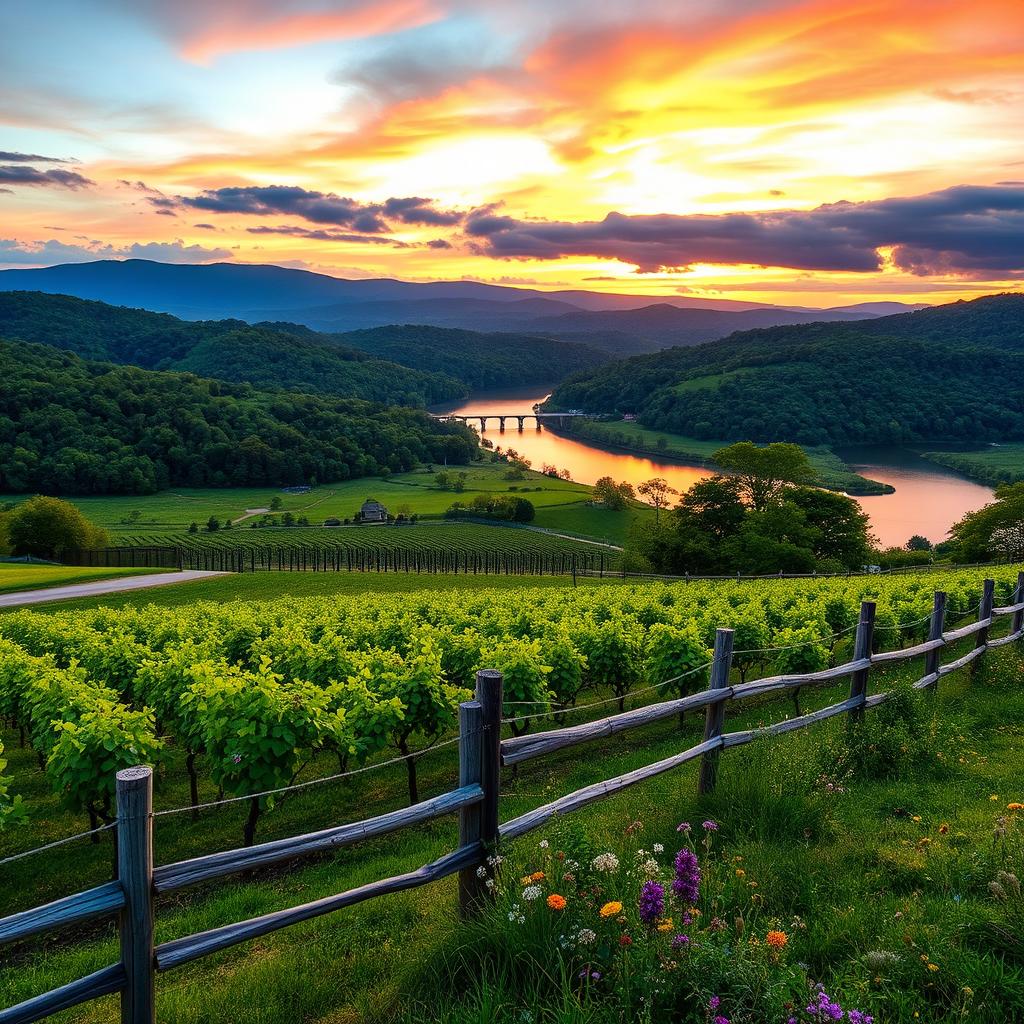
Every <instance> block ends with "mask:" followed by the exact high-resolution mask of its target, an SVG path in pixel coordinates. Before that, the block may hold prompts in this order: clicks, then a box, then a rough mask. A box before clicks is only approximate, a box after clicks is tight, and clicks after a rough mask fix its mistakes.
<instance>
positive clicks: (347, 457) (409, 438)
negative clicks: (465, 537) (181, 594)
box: [0, 341, 476, 494]
mask: <svg viewBox="0 0 1024 1024" xmlns="http://www.w3.org/2000/svg"><path fill="white" fill-rule="evenodd" d="M0 375H2V378H3V380H4V388H3V391H2V392H0V491H8V492H24V491H45V492H47V493H51V494H115V493H120V494H148V493H152V492H153V491H157V490H160V489H162V488H166V487H169V486H173V485H176V484H177V485H183V486H192V487H210V486H213V487H227V486H231V485H234V486H263V485H268V484H270V485H274V486H277V487H281V486H285V485H289V484H303V483H309V482H311V481H313V480H346V479H350V478H354V477H361V476H368V475H376V474H379V473H380V472H381V471H382V470H390V471H395V472H400V471H402V470H408V469H411V468H412V467H413V466H414V465H416V464H417V463H420V462H432V461H433V462H441V461H443V460H444V459H449V460H451V461H452V462H468V461H469V460H470V459H471V458H472V457H473V455H474V453H475V452H476V438H475V435H474V434H473V433H472V432H471V431H470V430H468V429H467V428H465V427H462V426H457V425H454V424H448V423H441V422H439V421H438V420H435V419H433V418H432V417H429V416H428V415H427V414H426V413H424V412H420V411H418V410H415V409H408V408H404V407H383V406H380V405H375V404H371V403H369V402H364V401H359V400H356V399H351V398H350V399H341V398H329V397H326V396H319V397H318V396H314V395H302V394H296V393H290V392H273V391H261V390H258V389H256V388H253V387H250V386H249V385H247V384H229V383H225V382H223V381H214V380H206V379H203V378H201V377H194V376H192V375H191V374H183V373H166V372H157V371H152V370H140V369H138V368H136V367H133V366H116V365H113V364H111V363H104V362H95V361H92V360H83V359H80V358H79V357H78V356H75V355H72V354H71V353H70V352H62V351H58V350H56V349H53V348H48V347H46V346H43V345H30V344H24V343H17V342H4V341H0Z"/></svg>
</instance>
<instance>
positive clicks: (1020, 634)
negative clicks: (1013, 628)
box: [988, 629, 1024, 647]
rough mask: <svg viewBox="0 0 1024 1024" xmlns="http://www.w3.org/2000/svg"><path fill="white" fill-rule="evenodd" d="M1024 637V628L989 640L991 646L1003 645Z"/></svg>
mask: <svg viewBox="0 0 1024 1024" xmlns="http://www.w3.org/2000/svg"><path fill="white" fill-rule="evenodd" d="M1022 639H1024V629H1022V630H1020V631H1019V632H1017V633H1008V634H1007V635H1006V636H1001V637H1000V638H999V639H998V640H989V642H988V645H989V647H1003V646H1005V645H1006V644H1012V643H1014V641H1016V640H1022Z"/></svg>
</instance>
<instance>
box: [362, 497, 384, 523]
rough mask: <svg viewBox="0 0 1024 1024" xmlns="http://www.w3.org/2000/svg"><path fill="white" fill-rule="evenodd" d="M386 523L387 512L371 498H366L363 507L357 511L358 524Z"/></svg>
mask: <svg viewBox="0 0 1024 1024" xmlns="http://www.w3.org/2000/svg"><path fill="white" fill-rule="evenodd" d="M387 521H388V510H387V509H386V508H385V507H384V506H383V505H382V504H381V503H380V502H379V501H374V500H373V498H367V499H366V501H364V502H363V507H362V508H361V509H360V510H359V522H361V523H386V522H387Z"/></svg>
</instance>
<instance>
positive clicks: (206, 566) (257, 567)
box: [60, 544, 617, 576]
mask: <svg viewBox="0 0 1024 1024" xmlns="http://www.w3.org/2000/svg"><path fill="white" fill-rule="evenodd" d="M581 546H582V545H581ZM60 558H61V561H62V562H63V563H64V564H65V565H81V566H93V567H95V566H104V567H121V568H151V569H198V570H204V571H209V572H239V573H241V572H376V573H383V572H405V573H417V574H427V575H431V574H433V575H436V574H441V573H445V574H449V575H464V576H477V575H483V576H575V575H577V574H580V575H595V576H604V575H613V574H616V575H617V571H616V570H613V569H612V568H611V565H610V562H611V559H608V558H606V556H605V554H604V552H590V551H579V552H541V551H497V550H495V551H490V550H483V551H472V550H463V549H460V548H450V549H447V550H434V549H426V548H424V549H422V550H417V549H416V548H392V549H388V548H355V547H352V548H346V547H318V546H315V545H306V544H295V545H288V546H285V545H281V546H274V545H266V546H255V545H252V546H247V545H244V544H239V545H237V546H234V545H233V546H230V547H228V546H223V547H221V546H218V547H212V546H211V547H194V548H189V547H132V546H125V547H114V548H94V549H89V550H83V551H65V552H62V553H61V556H60Z"/></svg>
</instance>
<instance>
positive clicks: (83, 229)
mask: <svg viewBox="0 0 1024 1024" xmlns="http://www.w3.org/2000/svg"><path fill="white" fill-rule="evenodd" d="M613 6H614V5H613ZM696 6H698V5H694V7H696ZM729 6H730V5H728V4H725V3H721V4H714V5H709V6H708V7H707V11H710V13H705V14H704V15H702V16H697V15H693V16H692V17H687V16H686V15H685V12H680V11H679V10H677V9H676V7H677V5H671V4H667V3H666V4H663V5H660V6H659V5H657V4H652V3H647V2H640V3H639V6H638V7H637V10H636V11H635V12H633V13H630V12H628V11H626V10H625V7H626V5H623V12H622V13H623V16H622V17H620V18H618V19H615V18H610V17H609V18H606V17H603V12H596V11H595V12H593V17H589V16H588V13H587V12H586V7H585V6H577V5H576V4H571V3H568V2H566V4H565V12H562V11H561V8H560V6H556V7H555V8H550V7H547V6H545V5H537V6H534V5H531V4H529V3H524V4H523V6H522V9H521V10H519V9H518V8H517V20H516V22H515V29H513V28H512V27H511V26H512V22H511V21H508V22H504V21H503V20H502V19H503V18H506V17H508V18H510V17H511V16H510V14H509V12H508V10H507V9H505V8H503V7H502V5H499V4H496V3H494V2H493V0H479V2H476V3H474V2H472V0H462V2H457V0H379V2H372V3H371V2H368V0H367V2H362V0H361V2H356V3H351V4H348V5H345V6H342V5H341V4H340V3H338V4H330V3H328V4H322V3H312V2H306V0H290V2H288V3H282V4H280V5H273V4H271V5H267V4H265V3H256V2H250V0H225V2H224V3H223V4H221V5H218V6H217V7H216V8H210V11H207V12H206V13H205V14H203V15H201V16H200V17H199V18H198V21H197V22H196V23H192V22H189V23H188V24H184V25H178V24H177V23H175V28H174V31H175V32H176V33H177V34H176V35H175V36H174V38H173V40H172V44H171V45H169V46H165V47H163V49H162V50H161V51H160V52H161V53H162V57H161V58H160V59H161V60H162V61H165V62H166V65H163V64H161V65H159V66H156V65H155V66H154V76H153V77H154V81H157V80H159V83H160V84H161V87H162V88H165V89H166V91H167V99H166V105H167V107H168V108H174V107H175V104H180V111H177V110H175V112H174V114H173V116H172V114H170V113H166V112H157V107H156V105H155V104H154V105H153V112H152V113H150V114H149V115H146V116H148V118H149V120H148V121H146V116H142V120H143V122H144V123H143V124H142V125H141V126H140V125H135V124H133V126H132V127H131V129H130V130H129V129H128V128H123V127H122V126H121V125H120V124H119V123H118V122H117V121H116V120H114V119H106V120H105V119H104V118H103V116H101V115H98V114H97V115H88V114H75V115H74V116H70V115H69V117H68V121H67V124H66V125H64V126H63V127H61V126H53V125H48V124H44V123H43V121H42V120H41V119H40V120H38V128H36V129H35V130H33V129H31V128H25V127H24V125H25V123H26V122H27V123H29V124H31V123H32V118H31V117H29V116H27V115H26V114H25V113H24V111H23V110H22V109H21V108H20V107H19V102H18V98H17V97H15V99H14V101H13V102H7V101H4V102H0V132H3V131H4V129H5V128H7V127H10V128H11V130H12V132H13V131H14V126H21V127H18V135H17V136H16V138H17V142H18V144H13V143H12V142H11V140H10V139H8V138H7V137H6V136H5V135H3V134H0V149H5V150H23V151H25V152H30V153H34V152H54V153H56V154H59V155H63V154H65V153H67V154H69V155H74V154H75V153H76V147H77V146H78V145H82V143H81V141H80V140H82V139H83V138H88V139H89V140H91V141H90V143H89V145H90V146H91V147H94V148H93V149H92V150H91V151H92V152H96V153H97V154H98V155H96V156H95V158H93V159H86V160H84V161H83V162H82V163H81V164H75V165H67V166H68V167H72V166H73V168H74V170H75V171H78V172H80V173H81V174H82V175H84V176H85V177H87V178H88V179H90V181H92V182H93V183H94V184H92V185H91V186H88V187H81V188H75V189H59V188H50V187H46V188H42V187H17V186H12V188H11V189H10V194H7V193H6V192H0V211H2V214H3V225H4V230H3V231H2V234H3V237H4V238H5V239H8V240H11V241H12V243H14V244H17V245H20V246H21V247H22V250H21V254H20V255H19V256H18V257H17V259H14V260H10V261H9V260H8V257H7V256H5V255H4V251H3V249H2V248H0V266H4V265H30V264H31V249H32V244H33V243H43V242H45V241H47V240H55V241H56V242H58V243H61V245H62V246H64V247H66V248H65V249H61V247H60V246H51V247H49V248H44V249H42V250H40V252H39V255H40V262H45V263H55V262H64V261H65V258H72V257H71V255H67V256H66V257H65V258H61V252H66V253H67V254H71V253H72V252H73V250H74V249H75V247H77V249H78V250H79V252H84V253H86V254H87V253H89V252H92V253H94V254H95V256H96V258H102V257H103V256H109V255H132V254H133V253H132V250H131V247H132V246H133V245H136V244H138V245H144V244H146V243H151V242H162V243H168V244H170V245H172V246H176V245H178V243H179V242H180V246H178V248H179V249H182V250H186V251H187V254H186V255H185V256H183V257H182V258H187V259H189V260H190V261H200V260H202V259H211V260H212V259H225V258H231V259H235V260H237V261H239V262H276V263H286V264H288V265H294V266H304V267H308V268H309V269H311V270H316V271H319V272H324V273H332V274H336V275H338V276H395V277H402V278H405V279H409V280H437V279H453V278H459V277H464V276H465V277H470V278H474V279H478V280H486V281H494V282H497V283H510V284H521V285H529V286H534V287H539V288H546V289H555V288H564V287H584V288H589V289H592V290H605V291H619V292H623V291H629V292H636V293H639V294H645V295H647V294H649V295H652V296H656V295H658V294H668V295H671V294H692V295H695V296H700V297H705V298H730V299H742V300H747V301H769V302H778V303H789V304H802V305H815V306H827V305H838V304H843V303H849V302H859V301H867V300H871V299H894V300H901V301H910V302H913V301H931V302H941V301H950V300H953V299H957V298H967V297H971V296H973V295H977V294H982V293H987V292H994V291H1001V290H1008V289H1013V288H1017V287H1019V279H1018V278H1016V277H1014V276H1013V275H1007V277H1006V278H1005V279H999V278H998V276H996V277H993V276H992V275H991V274H988V275H987V276H983V275H981V274H973V276H970V275H962V276H957V275H956V274H952V273H949V274H942V273H935V272H929V273H927V274H925V273H920V274H911V273H909V272H906V271H903V270H900V269H899V268H898V267H897V266H896V265H895V263H894V262H893V261H892V260H891V259H890V260H888V261H887V262H885V264H884V265H883V267H882V269H881V270H880V271H877V272H862V273H857V272H853V271H842V272H839V271H816V272H808V271H803V270H797V269H787V268H786V267H785V266H779V267H772V266H769V267H763V266H759V265H749V264H732V263H721V264H709V263H706V262H701V263H695V264H694V265H692V266H691V267H689V268H688V269H686V270H685V271H681V272H660V273H653V274H638V273H637V272H636V269H635V267H634V266H633V265H632V264H630V263H628V262H625V261H623V260H618V259H613V258H607V257H599V256H593V257H588V256H577V255H569V256H561V257H560V258H559V259H557V260H542V259H537V258H534V257H530V258H524V259H518V258H517V259H495V258H494V257H493V256H491V255H487V254H486V252H485V251H484V248H483V246H482V243H481V241H480V240H478V239H475V238H473V237H471V236H468V235H467V234H466V233H464V232H463V231H462V230H461V228H459V227H457V226H452V225H446V224H440V223H439V224H405V223H393V224H392V225H391V227H392V230H391V231H390V232H388V238H389V239H391V241H385V242H380V241H374V240H372V238H368V239H367V240H363V241H353V240H345V238H344V236H346V235H355V234H356V232H355V231H352V230H351V229H350V228H347V227H345V226H343V225H339V224H333V223H327V222H324V221H315V220H310V219H304V218H303V217H301V216H298V215H296V214H295V213H294V212H291V213H287V212H274V213H269V214H266V213H264V214H254V213H251V212H250V213H245V212H234V213H232V212H216V211H214V212H204V211H203V210H201V209H193V208H182V207H180V206H179V207H176V208H171V207H168V206H164V207H162V208H161V207H159V206H155V205H154V204H153V203H152V200H153V199H154V198H159V197H165V198H167V197H178V196H185V197H194V196H196V195H198V194H199V193H200V192H201V191H202V190H205V189H210V190H213V189H222V188H225V187H232V186H234V187H239V188H244V187H246V186H271V185H281V186H299V187H302V188H304V189H308V190H315V191H319V192H324V193H333V194H335V195H340V196H347V197H351V198H352V199H354V200H357V201H359V202H361V203H365V204H374V203H381V202H383V201H384V200H385V199H387V198H388V197H404V196H420V197H424V198H427V199H430V200H433V201H434V202H435V203H436V205H437V207H438V208H440V209H444V210H451V209H453V208H454V209H459V210H467V209H469V208H472V207H476V206H485V205H490V204H495V205H496V209H495V214H496V215H498V216H508V217H512V218H516V219H527V220H534V219H536V220H549V221H559V222H562V221H567V222H581V221H586V222H599V221H601V220H602V219H603V218H604V217H605V216H606V215H607V214H608V213H609V212H612V211H614V212H618V213H622V214H625V215H650V214H679V215H693V214H708V215H721V214H730V213H758V212H764V211H774V210H812V209H814V208H816V207H818V206H821V205H823V204H829V203H836V202H838V201H841V200H847V201H850V202H863V201H875V200H882V199H885V198H888V197H892V196H920V195H923V194H925V193H929V192H935V191H939V190H943V189H947V188H950V187H952V186H955V185H961V184H973V185H993V184H995V183H997V182H1002V181H1008V180H1010V181H1012V180H1016V179H1019V178H1024V132H1021V130H1020V125H1019V111H1020V108H1021V100H1022V99H1024V5H1021V4H1020V3H1019V2H1017V0H977V2H976V3H973V4H970V5H966V4H963V3H961V2H954V0H931V2H928V3H925V2H906V0H860V2H852V0H811V2H807V3H787V2H781V0H776V2H767V0H766V2H764V3H759V4H757V5H754V4H749V5H745V4H740V5H738V8H739V10H738V12H737V11H729V10H728V8H729ZM211 12H212V13H211ZM626 15H629V16H626ZM182 17H184V15H182ZM417 33H420V34H419V35H418V34H417ZM445 33H449V34H450V35H451V37H452V39H454V40H456V43H457V45H456V43H453V44H451V45H450V46H449V47H448V48H445V45H444V40H445V39H446V38H447V36H446V35H445ZM473 33H479V35H480V38H479V42H474V39H475V37H474V36H473ZM491 33H493V34H495V35H496V36H498V39H497V42H494V41H493V40H491V39H490V38H489V34H491ZM499 43H500V44H501V45H498V44H499ZM403 47H404V48H405V49H402V48H403ZM395 54H397V56H395ZM374 60H379V61H381V62H383V64H382V67H383V68H384V70H382V71H381V70H377V69H376V65H374V64H373V61H374ZM389 61H390V63H388V62H389ZM317 62H318V63H317ZM364 63H365V67H364ZM314 68H315V70H314ZM366 68H368V69H369V70H367V69H366ZM96 73H97V78H99V77H100V73H101V69H99V68H97V69H96ZM165 80H166V83H170V84H164V83H165ZM183 83H184V84H183ZM225 83H230V87H229V86H228V85H227V84H225ZM307 83H313V84H312V85H307ZM316 83H319V84H318V85H317V84H316ZM155 87H156V86H154V88H155ZM27 95H28V94H27V91H26V96H27ZM23 102H25V103H27V99H26V100H24V101H23ZM190 104H192V105H193V106H190ZM8 108H10V109H8ZM192 109H194V110H195V111H196V113H195V115H194V116H193V115H192V114H191V113H190V111H191V110H192ZM89 116H93V117H94V120H93V121H91V122H89V120H88V118H89ZM140 116H141V115H140ZM163 119H166V121H167V123H168V125H169V126H168V127H166V128H165V127H163V126H162V123H161V122H162V120H163ZM228 126H230V127H228ZM125 182H127V183H136V182H144V183H145V186H146V189H145V190H143V189H141V188H138V187H135V186H133V185H131V184H125ZM3 184H4V183H3V182H2V181H0V186H2V185H3ZM200 225H206V226H200ZM268 228H273V229H275V230H276V229H287V230H288V231H290V232H291V233H289V234H284V233H282V234H269V233H262V232H265V231H266V229H268ZM252 229H262V230H261V232H260V233H257V232H254V231H253V230H252ZM330 235H333V236H334V237H329V236H330ZM440 240H444V242H445V243H447V247H444V246H442V244H441V242H440ZM431 242H432V243H433V245H432V246H430V245H428V243H431ZM2 244H6V243H2ZM195 247H198V248H195ZM598 251H601V250H598ZM205 253H209V254H211V255H209V256H204V254H205ZM212 254H216V255H212ZM79 258H85V257H84V256H79ZM153 258H161V257H160V256H159V255H155V256H153Z"/></svg>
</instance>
